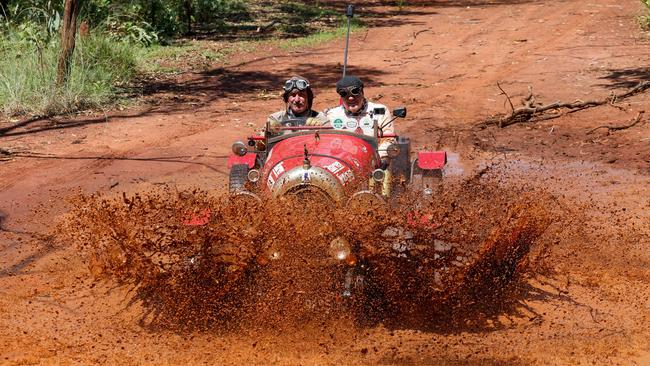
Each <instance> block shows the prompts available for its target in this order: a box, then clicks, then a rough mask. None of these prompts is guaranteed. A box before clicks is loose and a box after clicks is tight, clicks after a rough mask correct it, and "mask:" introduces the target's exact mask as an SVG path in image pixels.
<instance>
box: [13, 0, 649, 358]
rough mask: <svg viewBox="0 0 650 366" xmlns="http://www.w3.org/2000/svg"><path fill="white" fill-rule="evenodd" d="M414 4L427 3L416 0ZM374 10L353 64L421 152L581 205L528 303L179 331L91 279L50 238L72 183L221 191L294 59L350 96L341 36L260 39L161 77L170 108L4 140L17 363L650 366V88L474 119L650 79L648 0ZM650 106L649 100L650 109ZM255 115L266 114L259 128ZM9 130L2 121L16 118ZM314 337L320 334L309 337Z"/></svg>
mask: <svg viewBox="0 0 650 366" xmlns="http://www.w3.org/2000/svg"><path fill="white" fill-rule="evenodd" d="M409 3H411V4H412V3H416V2H415V1H413V2H409ZM420 3H428V4H429V5H428V6H421V7H415V6H408V7H406V8H405V10H404V11H403V12H402V13H401V14H397V13H396V12H395V10H396V9H393V8H390V7H384V6H374V3H372V2H366V4H365V5H363V6H361V7H359V8H358V11H359V13H361V14H363V13H364V12H366V13H368V14H369V13H371V12H372V13H375V15H377V18H373V19H375V21H376V22H377V25H379V27H377V28H370V29H369V30H368V31H367V32H363V33H360V34H356V35H355V36H354V38H353V40H352V42H351V50H350V59H349V64H350V65H351V69H350V72H351V73H355V74H357V75H359V76H361V77H362V78H363V79H364V80H366V84H367V86H366V94H367V95H368V96H369V97H370V98H371V99H374V100H377V99H379V100H380V101H381V102H382V103H384V104H387V105H388V106H391V107H395V106H398V105H406V106H408V109H409V117H408V118H407V119H405V120H400V121H399V124H397V126H396V129H397V130H398V131H399V132H400V133H402V134H406V135H409V136H410V137H411V138H412V139H414V140H415V145H416V146H417V147H422V146H427V147H431V148H436V149H445V150H447V151H449V152H451V153H453V154H454V155H453V156H454V157H456V156H457V159H456V158H454V159H453V161H452V165H451V167H452V168H453V172H455V174H461V173H462V174H465V175H471V174H472V172H474V171H476V170H477V169H479V168H480V167H482V166H483V165H484V164H486V162H501V161H506V162H508V163H504V164H505V165H502V166H503V167H505V169H506V171H507V172H508V174H507V175H506V176H505V177H504V178H503V179H504V180H506V181H507V182H508V183H510V184H513V183H514V184H522V185H531V186H536V187H544V188H546V189H548V190H549V191H551V192H552V193H554V194H556V195H558V196H562V197H563V199H564V200H566V202H569V204H570V205H571V208H572V209H574V210H575V213H574V214H575V215H576V216H575V217H574V219H573V220H572V221H568V224H567V225H566V227H565V228H564V230H562V231H561V232H560V233H559V234H558V236H557V238H556V241H555V242H554V245H553V246H551V247H550V248H549V250H548V253H547V254H546V261H545V263H546V265H547V270H545V271H544V272H543V273H540V274H538V275H536V276H534V277H533V278H531V279H530V280H529V281H528V283H527V287H526V289H525V291H523V292H522V293H521V294H520V296H519V297H518V298H517V299H516V303H515V305H514V306H509V307H504V310H503V312H502V313H501V314H499V315H498V316H497V317H495V318H493V319H490V320H489V322H490V324H489V326H483V327H475V326H470V325H468V326H467V327H466V328H462V327H461V328H458V327H456V328H454V329H452V330H449V331H420V330H413V329H395V328H387V327H382V326H379V327H373V328H370V329H365V330H363V331H360V332H350V331H346V330H343V331H335V330H331V331H328V332H325V333H322V334H319V332H317V331H315V332H314V331H310V330H308V329H307V330H304V332H305V333H298V334H291V335H284V336H282V337H278V336H277V335H273V334H269V335H261V334H232V333H227V332H226V333H225V334H222V333H221V332H196V333H192V334H186V333H181V334H178V333H175V332H171V331H168V330H164V329H163V330H160V329H158V330H151V329H147V328H145V327H141V326H140V325H139V324H138V320H139V319H140V310H141V309H140V308H138V306H131V307H129V306H127V305H128V304H127V303H128V299H129V294H128V293H126V289H122V288H118V289H112V285H111V284H110V283H97V282H94V281H93V279H92V277H91V276H90V274H89V272H88V269H87V268H86V267H87V266H86V264H85V263H84V261H83V258H79V256H78V255H77V254H76V253H75V252H74V251H73V249H72V248H70V247H66V246H56V247H53V246H51V245H49V244H48V243H49V241H48V238H46V237H44V235H46V234H47V233H48V232H49V231H48V230H49V227H50V224H51V223H52V221H53V218H55V217H57V216H59V215H61V214H63V213H64V212H65V211H66V206H65V204H64V202H63V200H64V199H65V198H66V197H68V196H70V195H71V194H72V193H73V192H74V191H77V190H78V191H81V192H86V193H90V192H96V191H100V192H122V191H125V192H145V191H147V190H149V189H151V188H152V187H158V186H161V185H176V186H178V187H181V188H183V187H190V186H197V187H200V188H203V189H215V190H218V191H222V190H223V189H224V188H225V181H226V164H225V158H226V156H227V154H228V151H229V149H230V144H231V142H232V141H233V140H235V139H239V138H241V137H242V136H244V135H247V134H249V133H250V132H251V131H252V130H253V128H255V127H258V126H260V125H261V124H262V122H263V118H264V117H263V116H265V115H266V114H267V113H269V112H271V111H273V110H275V109H278V108H279V107H280V106H281V101H280V98H279V97H278V98H275V99H269V98H267V97H266V96H267V95H268V92H269V91H271V92H274V91H275V90H278V85H280V83H281V81H282V80H284V79H285V78H286V77H287V76H288V75H290V74H293V73H298V74H302V75H304V76H307V77H309V78H310V80H311V81H312V84H313V85H315V87H316V101H315V105H316V107H317V108H319V109H320V108H324V107H327V106H331V105H334V104H335V103H336V102H337V98H336V95H335V93H334V90H333V87H332V86H333V85H334V83H335V81H336V80H337V79H338V77H339V75H340V63H341V57H342V56H341V55H342V51H341V48H340V47H341V46H342V41H340V40H339V41H336V42H333V43H331V44H327V45H324V46H322V47H318V48H316V49H309V50H304V51H299V52H296V53H291V54H286V52H284V51H281V50H277V49H272V48H270V49H260V50H257V51H256V52H255V54H241V55H237V56H236V57H235V58H234V59H232V60H231V62H230V63H229V64H228V65H225V66H223V67H222V66H219V65H215V68H214V70H211V71H210V72H206V73H202V74H191V75H184V76H183V77H182V78H181V79H180V80H175V81H170V82H169V83H165V82H161V83H160V85H157V89H156V90H157V91H156V92H152V93H151V95H150V96H148V98H149V99H150V100H151V101H156V103H151V105H150V107H142V108H138V109H134V110H128V111H112V112H109V113H108V116H107V117H105V116H89V117H87V118H84V117H80V118H77V119H75V120H72V121H68V120H65V121H64V120H57V121H37V122H34V123H27V124H25V125H23V126H19V127H16V128H15V129H10V130H7V131H6V132H5V133H4V135H0V147H2V148H4V149H9V150H11V151H13V152H14V159H12V160H9V161H0V189H1V192H0V224H1V225H2V226H1V227H2V228H3V230H2V231H1V232H0V253H1V254H0V363H2V364H5V363H6V364H59V363H61V364H68V363H71V364H74V363H80V364H88V363H109V364H142V363H155V364H181V363H197V364H198V363H209V364H301V365H302V364H314V365H321V364H389V365H428V364H443V365H447V364H448V365H469V364H514V365H519V364H592V363H595V364H640V365H642V364H649V363H650V346H649V345H648V344H649V340H650V331H648V328H649V327H648V324H649V323H650V319H649V317H650V302H649V301H650V300H649V296H650V290H648V283H649V282H650V255H649V254H648V250H647V248H648V245H650V128H649V127H648V126H649V125H648V123H640V124H638V125H636V126H634V127H632V128H629V129H626V130H622V131H615V132H612V133H610V134H607V133H606V130H605V129H601V130H598V131H596V132H594V133H592V134H587V132H588V131H589V130H591V129H593V128H594V127H598V126H601V125H624V124H626V123H628V121H630V120H631V119H633V118H634V117H635V116H636V115H637V113H638V112H639V111H642V110H644V109H647V108H648V106H649V105H650V93H646V94H642V95H638V96H635V97H632V98H630V99H628V100H625V101H624V102H622V103H620V105H621V106H622V107H624V109H625V110H620V109H618V108H614V107H611V106H601V107H597V108H593V109H588V110H584V111H580V112H577V113H573V114H569V115H567V116H564V117H561V118H557V119H552V120H548V121H545V122H539V123H535V124H521V125H514V126H511V127H509V128H506V129H497V128H495V127H490V128H486V129H481V128H477V127H476V125H477V124H478V123H479V122H480V121H481V120H484V119H485V118H486V117H488V116H490V115H493V114H495V113H503V112H507V108H509V107H508V106H507V104H505V103H504V102H505V99H504V96H502V95H500V91H499V90H498V88H497V87H496V82H497V81H498V82H500V84H501V86H502V87H503V88H504V89H505V90H506V91H507V92H508V94H509V95H510V96H511V97H512V99H513V102H515V103H517V102H518V101H519V99H521V98H522V97H523V96H525V95H526V94H527V88H528V86H529V85H531V86H533V87H534V89H533V92H534V93H535V94H536V97H537V100H538V101H541V102H545V103H550V102H554V101H556V100H562V101H566V102H570V101H574V100H575V99H599V98H604V97H606V96H607V95H608V94H609V93H610V92H612V91H614V92H617V93H619V92H622V91H624V90H626V89H628V88H631V87H633V86H634V85H636V84H637V83H638V82H640V81H648V80H650V76H649V74H650V69H649V68H648V65H647V62H648V47H649V46H650V36H649V35H647V33H646V34H645V35H644V34H643V33H642V32H641V31H639V30H638V29H637V28H636V25H635V23H634V17H635V16H636V15H637V14H638V12H640V11H641V6H640V4H638V2H636V1H626V2H617V1H613V0H604V1H600V2H598V4H591V3H590V4H585V2H581V1H541V2H539V1H538V2H527V1H511V2H510V1H492V2H490V1H485V2H479V1H473V2H472V1H468V2H465V1H453V2H424V1H422V2H420ZM648 112H649V113H650V111H648ZM249 123H251V124H252V125H250V124H249ZM3 127H4V126H3ZM305 335H308V337H307V336H305Z"/></svg>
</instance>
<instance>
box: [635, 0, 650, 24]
mask: <svg viewBox="0 0 650 366" xmlns="http://www.w3.org/2000/svg"><path fill="white" fill-rule="evenodd" d="M641 3H642V4H643V5H645V8H646V14H643V15H640V16H639V17H638V18H637V20H638V21H639V25H640V26H641V28H642V29H644V30H650V0H641Z"/></svg>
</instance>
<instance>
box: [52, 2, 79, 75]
mask: <svg viewBox="0 0 650 366" xmlns="http://www.w3.org/2000/svg"><path fill="white" fill-rule="evenodd" d="M78 15H79V0H65V9H64V10H63V25H62V26H61V55H60V56H59V64H58V66H57V69H56V85H57V86H58V87H61V86H63V85H64V84H65V83H66V81H67V80H68V77H69V76H70V69H71V66H72V55H73V53H74V43H75V36H76V33H77V16H78Z"/></svg>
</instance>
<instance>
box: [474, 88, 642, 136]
mask: <svg viewBox="0 0 650 366" xmlns="http://www.w3.org/2000/svg"><path fill="white" fill-rule="evenodd" d="M497 87H498V88H499V90H501V93H502V94H503V95H505V96H506V98H507V99H508V102H510V107H511V108H512V110H511V112H510V113H509V114H507V115H505V116H503V115H501V116H499V115H497V116H494V117H490V118H488V119H486V120H485V121H483V122H481V125H483V126H487V125H497V126H498V127H500V128H503V127H507V126H510V125H513V124H515V123H520V122H536V121H543V120H547V119H552V118H558V117H561V116H563V115H565V114H567V113H573V112H577V111H580V110H583V109H587V108H591V107H597V106H600V105H604V104H610V105H612V106H613V105H614V103H617V102H619V101H621V100H623V99H625V98H628V97H631V96H633V95H636V94H639V93H642V92H644V91H646V90H647V89H650V81H643V82H640V83H639V84H638V85H637V86H635V87H634V88H632V89H630V90H628V91H626V92H625V93H622V94H614V93H612V94H610V95H609V96H608V97H606V98H604V99H601V100H587V101H582V100H576V101H574V102H572V103H565V102H561V101H557V102H555V103H550V104H546V105H544V104H541V103H538V104H537V105H535V104H536V102H535V97H534V96H533V92H532V87H529V88H528V91H529V94H528V96H527V97H526V98H524V99H523V100H522V101H521V103H522V104H523V107H519V108H514V106H513V104H512V101H511V99H510V96H508V94H507V93H506V92H505V91H504V90H503V88H501V85H500V84H499V83H497ZM550 111H556V112H554V113H549V112H550ZM628 128H629V127H628Z"/></svg>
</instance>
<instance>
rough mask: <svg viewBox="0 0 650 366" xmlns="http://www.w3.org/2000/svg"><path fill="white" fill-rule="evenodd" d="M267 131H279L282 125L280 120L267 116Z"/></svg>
mask: <svg viewBox="0 0 650 366" xmlns="http://www.w3.org/2000/svg"><path fill="white" fill-rule="evenodd" d="M268 122H269V132H271V133H278V132H280V128H281V127H282V124H281V123H280V121H278V120H275V119H272V118H269V121H268Z"/></svg>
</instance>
